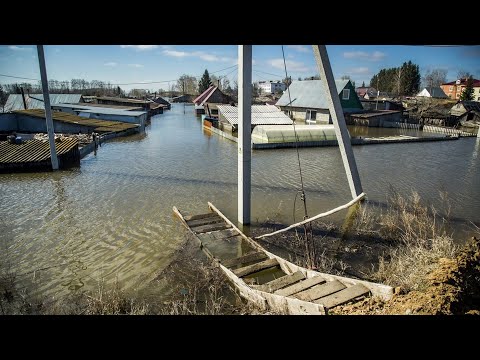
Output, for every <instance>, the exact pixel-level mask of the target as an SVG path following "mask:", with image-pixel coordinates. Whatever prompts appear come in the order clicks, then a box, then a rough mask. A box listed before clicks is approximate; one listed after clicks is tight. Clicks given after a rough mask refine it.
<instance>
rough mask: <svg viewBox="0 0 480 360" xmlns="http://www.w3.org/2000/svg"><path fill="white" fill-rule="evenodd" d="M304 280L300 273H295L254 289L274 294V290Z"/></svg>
mask: <svg viewBox="0 0 480 360" xmlns="http://www.w3.org/2000/svg"><path fill="white" fill-rule="evenodd" d="M303 279H305V275H303V273H302V272H301V271H297V272H295V273H293V274H291V275H285V276H282V277H280V278H278V279H275V280H272V281H269V282H268V283H266V284H263V285H260V286H258V287H257V288H256V289H257V290H260V291H265V292H270V293H271V292H274V291H275V290H278V289H281V288H284V287H287V286H290V285H292V284H295V283H296V282H299V281H300V280H303Z"/></svg>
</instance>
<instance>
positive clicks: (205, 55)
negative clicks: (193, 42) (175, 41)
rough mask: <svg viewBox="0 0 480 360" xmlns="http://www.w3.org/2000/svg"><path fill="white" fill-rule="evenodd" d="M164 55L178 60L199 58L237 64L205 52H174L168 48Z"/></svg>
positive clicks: (224, 57) (232, 60)
mask: <svg viewBox="0 0 480 360" xmlns="http://www.w3.org/2000/svg"><path fill="white" fill-rule="evenodd" d="M162 53H163V55H167V56H172V57H176V58H184V57H197V58H199V59H202V60H205V61H208V62H231V63H233V64H234V63H236V61H237V59H234V58H231V57H227V56H221V57H219V56H217V55H215V54H211V53H207V52H204V51H190V52H188V51H178V50H173V49H172V48H168V49H165V50H163V51H162Z"/></svg>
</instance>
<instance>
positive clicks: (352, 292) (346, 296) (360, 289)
mask: <svg viewBox="0 0 480 360" xmlns="http://www.w3.org/2000/svg"><path fill="white" fill-rule="evenodd" d="M369 292H370V290H368V288H366V287H365V286H363V285H361V284H357V285H354V286H351V287H349V288H346V289H344V290H342V291H339V292H336V293H334V294H331V295H329V296H325V297H323V298H321V299H318V300H317V301H315V303H317V304H322V305H323V306H324V307H326V308H330V309H331V308H333V307H335V306H337V305H341V304H344V303H346V302H348V301H350V300H353V299H355V298H357V297H359V296H362V295H366V294H368V293H369Z"/></svg>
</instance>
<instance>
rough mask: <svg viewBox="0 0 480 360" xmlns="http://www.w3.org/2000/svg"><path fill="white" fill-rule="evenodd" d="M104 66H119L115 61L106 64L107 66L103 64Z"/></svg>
mask: <svg viewBox="0 0 480 360" xmlns="http://www.w3.org/2000/svg"><path fill="white" fill-rule="evenodd" d="M103 65H105V66H117V65H118V64H117V63H116V62H114V61H110V62H107V63H105V64H103Z"/></svg>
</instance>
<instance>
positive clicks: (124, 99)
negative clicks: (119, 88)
mask: <svg viewBox="0 0 480 360" xmlns="http://www.w3.org/2000/svg"><path fill="white" fill-rule="evenodd" d="M97 100H100V101H101V100H106V101H115V102H119V103H132V104H148V103H149V102H150V101H146V100H139V99H127V98H117V97H110V96H98V97H97Z"/></svg>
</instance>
